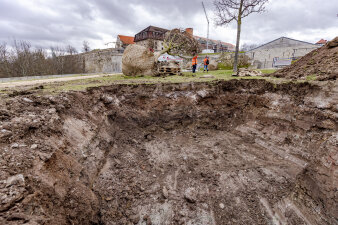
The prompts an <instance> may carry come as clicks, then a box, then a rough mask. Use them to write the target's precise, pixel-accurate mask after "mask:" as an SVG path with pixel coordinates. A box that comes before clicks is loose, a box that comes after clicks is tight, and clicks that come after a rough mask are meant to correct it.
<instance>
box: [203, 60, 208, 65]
mask: <svg viewBox="0 0 338 225" xmlns="http://www.w3.org/2000/svg"><path fill="white" fill-rule="evenodd" d="M207 61H208V58H205V59H204V60H203V62H204V65H205V66H206V65H207Z"/></svg>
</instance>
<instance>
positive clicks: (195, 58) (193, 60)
mask: <svg viewBox="0 0 338 225" xmlns="http://www.w3.org/2000/svg"><path fill="white" fill-rule="evenodd" d="M197 57H198V55H197V54H196V55H195V56H194V58H192V72H193V73H195V71H196V68H197Z"/></svg>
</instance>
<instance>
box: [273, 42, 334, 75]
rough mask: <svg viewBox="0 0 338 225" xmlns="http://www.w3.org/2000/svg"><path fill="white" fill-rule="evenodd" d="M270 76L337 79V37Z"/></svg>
mask: <svg viewBox="0 0 338 225" xmlns="http://www.w3.org/2000/svg"><path fill="white" fill-rule="evenodd" d="M270 76H274V77H280V78H288V79H306V78H307V77H309V78H310V79H317V80H335V79H337V77H338V37H336V38H335V39H333V40H332V41H330V42H328V43H327V44H326V45H324V46H322V47H321V48H319V49H316V50H314V51H312V52H310V53H308V54H307V55H305V56H304V57H302V58H300V59H299V60H298V61H297V62H295V63H294V64H292V65H291V66H289V67H286V68H284V69H281V70H278V71H276V72H275V73H273V74H271V75H270Z"/></svg>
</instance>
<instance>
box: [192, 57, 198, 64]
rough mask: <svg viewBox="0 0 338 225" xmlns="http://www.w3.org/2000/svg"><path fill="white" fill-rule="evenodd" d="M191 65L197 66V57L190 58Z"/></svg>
mask: <svg viewBox="0 0 338 225" xmlns="http://www.w3.org/2000/svg"><path fill="white" fill-rule="evenodd" d="M192 65H197V56H195V57H194V58H192Z"/></svg>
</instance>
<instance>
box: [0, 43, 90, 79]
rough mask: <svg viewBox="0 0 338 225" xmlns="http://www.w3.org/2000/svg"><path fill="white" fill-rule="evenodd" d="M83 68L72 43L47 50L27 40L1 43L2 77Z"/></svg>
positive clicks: (80, 58)
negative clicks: (10, 43)
mask: <svg viewBox="0 0 338 225" xmlns="http://www.w3.org/2000/svg"><path fill="white" fill-rule="evenodd" d="M83 68H84V66H83V61H82V57H81V56H80V55H77V51H76V49H75V48H74V47H72V46H70V45H69V46H67V47H66V48H60V47H51V48H50V51H47V50H46V49H43V48H39V47H32V46H31V44H30V43H29V42H26V41H16V40H14V42H13V45H12V46H7V45H6V43H2V44H0V77H21V76H39V75H51V74H70V73H81V72H83Z"/></svg>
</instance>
